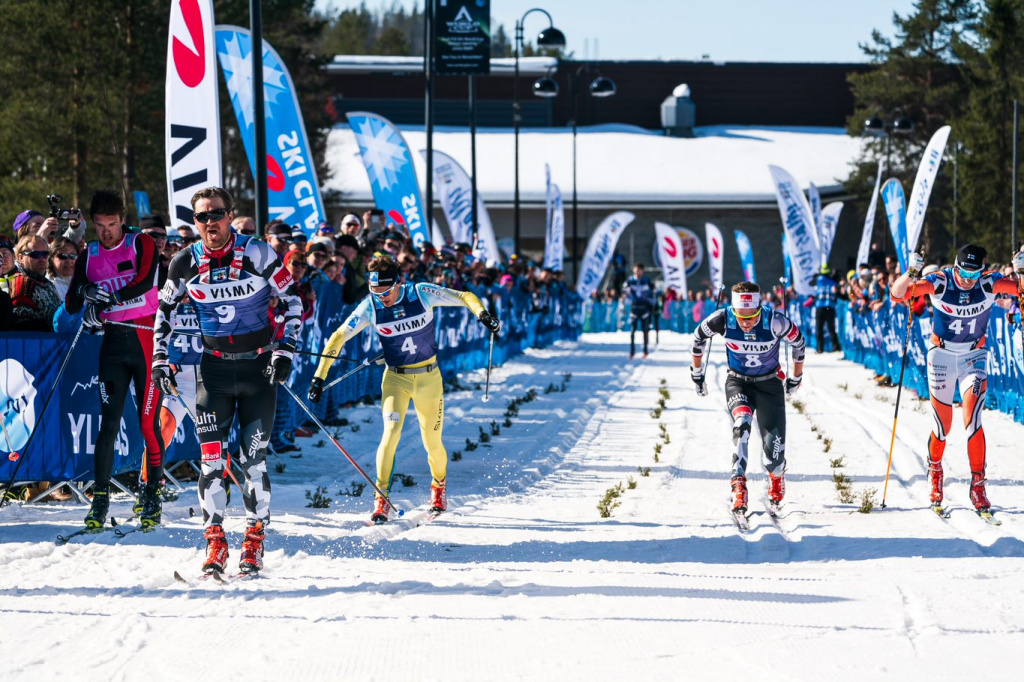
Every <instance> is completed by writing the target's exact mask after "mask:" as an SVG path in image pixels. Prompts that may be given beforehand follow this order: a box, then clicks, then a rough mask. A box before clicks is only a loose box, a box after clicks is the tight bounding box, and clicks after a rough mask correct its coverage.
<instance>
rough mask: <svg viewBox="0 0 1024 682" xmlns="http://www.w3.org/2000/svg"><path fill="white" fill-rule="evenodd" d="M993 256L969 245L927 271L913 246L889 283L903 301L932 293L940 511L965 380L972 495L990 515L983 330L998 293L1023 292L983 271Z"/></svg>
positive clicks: (933, 448)
mask: <svg viewBox="0 0 1024 682" xmlns="http://www.w3.org/2000/svg"><path fill="white" fill-rule="evenodd" d="M987 255H988V254H987V252H986V251H985V249H983V248H982V247H980V246H976V245H974V244H965V245H964V246H963V247H962V248H961V249H960V251H959V253H957V255H956V262H955V264H954V265H953V267H951V268H945V269H943V270H939V271H938V272H933V273H932V274H930V275H928V276H926V277H924V278H922V277H921V270H922V268H923V267H924V258H923V257H922V256H921V255H920V254H917V253H912V254H910V257H909V258H908V260H907V272H906V273H904V274H903V275H900V276H899V277H897V278H896V280H895V281H894V282H893V283H892V287H891V288H890V290H889V295H890V297H891V298H892V300H894V301H897V302H899V301H906V300H908V299H912V298H917V297H920V296H930V297H931V303H932V310H933V313H934V317H933V321H932V335H931V337H930V338H929V339H928V342H929V345H928V392H929V394H930V396H931V403H932V413H933V415H934V417H935V428H934V429H933V430H932V433H931V435H930V436H929V437H928V481H929V483H930V484H931V501H932V506H933V507H934V508H937V510H939V509H941V505H942V496H943V489H942V488H943V476H942V454H943V452H944V451H945V449H946V434H948V433H949V429H950V427H951V426H952V425H953V393H954V391H955V390H956V387H957V385H959V387H960V396H961V400H962V401H963V413H964V428H965V429H966V430H967V458H968V460H969V461H970V466H971V488H970V495H971V502H972V503H973V504H974V508H975V509H976V510H977V511H978V513H979V514H982V515H988V514H990V513H991V512H990V508H991V506H992V505H991V504H990V503H989V501H988V495H987V494H986V491H985V430H984V429H983V428H982V427H981V412H982V410H983V409H984V407H985V394H986V391H987V389H988V349H987V348H985V331H986V328H987V327H988V318H989V315H990V314H991V312H992V304H993V303H994V302H995V299H996V296H998V295H999V294H1008V295H1010V296H1013V297H1016V296H1017V283H1016V282H1014V281H1013V280H1011V279H1006V278H1004V277H1003V276H1002V275H1000V274H998V273H995V272H986V271H985V269H984V264H985V256H987ZM1013 268H1014V270H1015V271H1017V272H1018V273H1020V272H1022V271H1024V254H1021V253H1018V254H1016V255H1014V257H1013Z"/></svg>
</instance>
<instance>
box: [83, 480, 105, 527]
mask: <svg viewBox="0 0 1024 682" xmlns="http://www.w3.org/2000/svg"><path fill="white" fill-rule="evenodd" d="M109 511H110V489H109V488H94V489H93V491H92V506H91V507H90V508H89V513H88V514H86V515H85V525H86V527H87V528H93V529H99V528H103V526H105V525H106V524H107V512H109Z"/></svg>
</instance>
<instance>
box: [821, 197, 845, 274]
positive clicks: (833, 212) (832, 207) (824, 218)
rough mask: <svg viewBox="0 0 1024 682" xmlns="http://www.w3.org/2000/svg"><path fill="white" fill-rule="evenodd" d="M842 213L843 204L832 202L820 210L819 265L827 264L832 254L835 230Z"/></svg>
mask: <svg viewBox="0 0 1024 682" xmlns="http://www.w3.org/2000/svg"><path fill="white" fill-rule="evenodd" d="M842 212H843V202H841V201H833V202H832V203H830V204H828V205H827V206H825V208H823V209H822V210H821V264H822V265H824V264H825V263H828V257H829V256H830V255H831V254H832V244H834V243H835V241H836V229H837V228H838V227H839V214H840V213H842Z"/></svg>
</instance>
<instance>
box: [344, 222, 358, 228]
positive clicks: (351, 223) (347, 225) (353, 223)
mask: <svg viewBox="0 0 1024 682" xmlns="http://www.w3.org/2000/svg"><path fill="white" fill-rule="evenodd" d="M345 227H359V223H357V222H355V221H351V222H347V223H345Z"/></svg>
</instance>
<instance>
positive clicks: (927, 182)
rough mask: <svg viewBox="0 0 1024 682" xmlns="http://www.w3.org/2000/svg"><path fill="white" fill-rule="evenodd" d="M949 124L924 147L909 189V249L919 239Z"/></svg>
mask: <svg viewBox="0 0 1024 682" xmlns="http://www.w3.org/2000/svg"><path fill="white" fill-rule="evenodd" d="M949 131H950V127H949V126H942V127H941V128H939V129H938V130H936V131H935V134H934V135H932V139H930V140H929V141H928V146H927V147H925V150H924V156H923V157H921V164H920V165H919V166H918V167H917V177H915V178H914V187H913V188H912V189H911V190H910V203H909V204H908V205H907V247H908V248H909V251H908V253H909V252H910V251H916V250H917V242H918V240H920V239H921V228H922V227H923V226H924V214H925V211H927V210H928V199H929V197H931V195H932V187H934V186H935V176H936V175H938V173H939V164H941V163H942V155H943V154H944V153H945V152H946V141H947V140H949Z"/></svg>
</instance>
